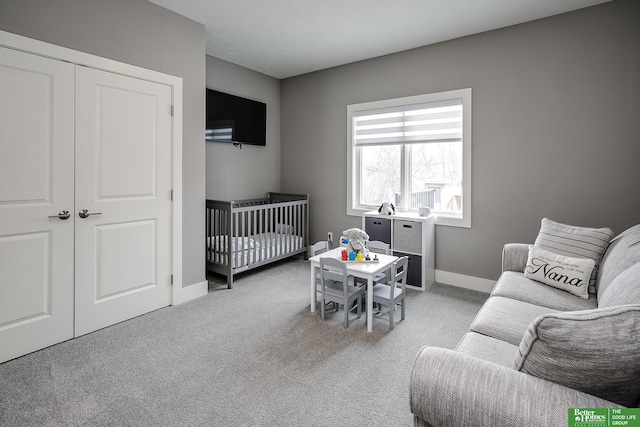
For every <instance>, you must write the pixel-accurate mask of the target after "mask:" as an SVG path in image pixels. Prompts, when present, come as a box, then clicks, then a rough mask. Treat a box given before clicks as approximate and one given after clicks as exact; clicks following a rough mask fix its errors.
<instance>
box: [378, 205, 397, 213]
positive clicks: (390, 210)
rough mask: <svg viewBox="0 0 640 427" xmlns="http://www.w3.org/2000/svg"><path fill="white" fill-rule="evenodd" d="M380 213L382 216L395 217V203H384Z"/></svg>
mask: <svg viewBox="0 0 640 427" xmlns="http://www.w3.org/2000/svg"><path fill="white" fill-rule="evenodd" d="M378 213H379V214H380V215H394V214H395V213H396V208H395V206H393V203H390V202H384V203H383V204H381V205H380V207H379V208H378Z"/></svg>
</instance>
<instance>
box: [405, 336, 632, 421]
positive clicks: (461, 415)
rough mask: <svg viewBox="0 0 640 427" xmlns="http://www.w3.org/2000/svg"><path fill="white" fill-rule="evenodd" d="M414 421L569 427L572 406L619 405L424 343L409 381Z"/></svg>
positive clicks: (604, 406) (599, 406) (613, 406)
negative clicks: (427, 345) (424, 345)
mask: <svg viewBox="0 0 640 427" xmlns="http://www.w3.org/2000/svg"><path fill="white" fill-rule="evenodd" d="M410 402H411V412H412V413H413V414H414V420H415V424H416V425H432V426H451V427H454V426H470V425H482V426H517V425H525V424H526V425H528V426H535V425H540V426H566V425H567V420H568V409H569V408H619V407H620V406H619V405H617V404H615V403H612V402H609V401H607V400H604V399H600V398H598V397H595V396H592V395H590V394H586V393H583V392H580V391H578V390H573V389H570V388H567V387H564V386H561V385H559V384H556V383H553V382H549V381H545V380H543V379H540V378H537V377H534V376H531V375H528V374H525V373H522V372H519V371H516V370H514V369H509V368H507V367H504V366H501V365H496V364H494V363H491V362H487V361H485V360H481V359H477V358H475V357H472V356H469V355H466V354H462V353H458V352H456V351H453V350H448V349H444V348H436V347H423V348H422V349H421V350H420V352H419V353H418V356H417V358H416V360H415V362H414V366H413V372H412V374H411V385H410Z"/></svg>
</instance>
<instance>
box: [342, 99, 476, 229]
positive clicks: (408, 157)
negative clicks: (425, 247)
mask: <svg viewBox="0 0 640 427" xmlns="http://www.w3.org/2000/svg"><path fill="white" fill-rule="evenodd" d="M347 128H348V136H347V140H348V141H347V143H348V149H347V159H348V162H347V165H348V169H349V170H348V171H347V179H348V188H347V197H348V201H347V214H349V215H360V214H362V213H363V212H365V211H370V210H373V209H377V208H378V207H379V206H380V204H381V203H382V202H385V201H390V202H391V203H393V204H394V205H395V207H396V210H401V211H412V210H417V209H418V207H420V206H428V207H430V208H431V209H432V211H433V212H434V213H435V214H436V223H437V224H441V225H453V226H459V227H471V89H460V90H453V91H448V92H440V93H434V94H427V95H418V96H410V97H406V98H397V99H389V100H383V101H374V102H366V103H363V104H354V105H349V106H347Z"/></svg>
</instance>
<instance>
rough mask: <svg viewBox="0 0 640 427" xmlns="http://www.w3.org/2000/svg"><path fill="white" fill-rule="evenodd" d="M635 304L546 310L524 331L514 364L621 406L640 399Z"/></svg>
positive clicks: (639, 310) (639, 328)
mask: <svg viewBox="0 0 640 427" xmlns="http://www.w3.org/2000/svg"><path fill="white" fill-rule="evenodd" d="M638 336H640V305H623V306H617V307H607V308H597V309H594V310H583V311H573V312H564V313H550V314H545V315H542V316H540V317H538V318H537V319H536V320H534V321H533V322H532V323H531V325H529V328H528V330H527V332H525V334H524V337H523V338H522V341H521V342H520V347H519V350H518V355H517V356H516V363H515V369H517V370H519V371H522V372H525V373H527V374H530V375H533V376H536V377H538V378H543V379H545V380H547V381H552V382H555V383H558V384H561V385H563V386H566V387H569V388H572V389H576V390H580V391H583V392H585V393H589V394H592V395H594V396H598V397H601V398H603V399H606V400H609V401H611V402H615V403H617V404H619V405H623V406H634V405H636V404H637V402H638V399H640V381H638V378H640V357H638V355H639V354H640V340H638V339H637V337H638Z"/></svg>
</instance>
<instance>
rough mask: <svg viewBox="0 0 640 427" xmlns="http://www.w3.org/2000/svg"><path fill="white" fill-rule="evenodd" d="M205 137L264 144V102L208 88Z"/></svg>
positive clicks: (265, 124) (218, 140) (265, 114)
mask: <svg viewBox="0 0 640 427" xmlns="http://www.w3.org/2000/svg"><path fill="white" fill-rule="evenodd" d="M206 116H207V127H206V130H205V140H206V141H217V142H232V143H234V144H251V145H262V146H264V145H266V133H267V104H265V103H264V102H259V101H253V100H251V99H246V98H242V97H239V96H235V95H230V94H228V93H224V92H219V91H217V90H213V89H207V114H206Z"/></svg>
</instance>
